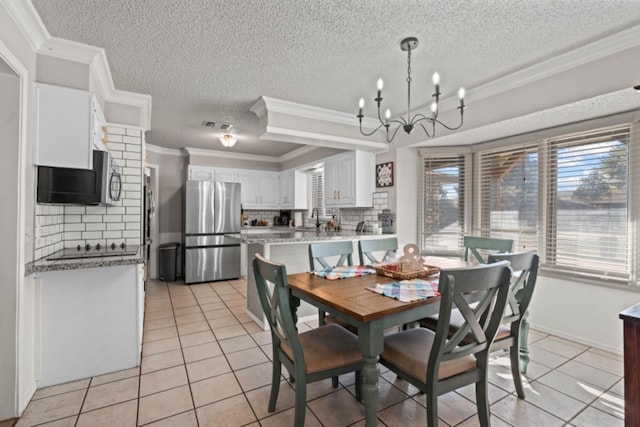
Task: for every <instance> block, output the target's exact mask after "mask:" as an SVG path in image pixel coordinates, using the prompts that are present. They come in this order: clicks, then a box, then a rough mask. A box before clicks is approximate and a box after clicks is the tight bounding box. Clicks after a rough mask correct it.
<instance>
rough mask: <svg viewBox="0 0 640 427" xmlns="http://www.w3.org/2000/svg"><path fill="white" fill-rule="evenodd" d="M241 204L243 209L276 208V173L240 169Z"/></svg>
mask: <svg viewBox="0 0 640 427" xmlns="http://www.w3.org/2000/svg"><path fill="white" fill-rule="evenodd" d="M240 183H241V185H242V187H241V193H242V206H243V208H245V209H248V208H249V209H278V173H277V172H264V171H255V170H243V171H240Z"/></svg>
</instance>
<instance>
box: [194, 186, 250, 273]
mask: <svg viewBox="0 0 640 427" xmlns="http://www.w3.org/2000/svg"><path fill="white" fill-rule="evenodd" d="M240 215H241V213H240V184H239V183H231V182H212V181H187V183H186V186H185V194H184V281H185V283H187V284H189V283H198V282H210V281H215V280H225V279H237V278H238V277H240V243H239V242H238V241H237V240H234V239H232V238H230V237H228V236H227V234H230V233H240Z"/></svg>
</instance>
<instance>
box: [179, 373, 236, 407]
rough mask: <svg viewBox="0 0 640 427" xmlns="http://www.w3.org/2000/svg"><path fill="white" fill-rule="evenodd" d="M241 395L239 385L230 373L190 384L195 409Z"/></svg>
mask: <svg viewBox="0 0 640 427" xmlns="http://www.w3.org/2000/svg"><path fill="white" fill-rule="evenodd" d="M241 393H242V389H240V384H238V381H236V377H235V376H234V375H233V373H231V372H229V373H228V374H222V375H218V376H217V377H212V378H207V379H205V380H202V381H197V382H192V383H191V394H192V395H193V401H194V403H195V405H196V408H198V407H200V406H204V405H208V404H209V403H213V402H217V401H219V400H223V399H226V398H228V397H231V396H235V395H237V394H241Z"/></svg>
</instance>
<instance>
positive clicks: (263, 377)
mask: <svg viewBox="0 0 640 427" xmlns="http://www.w3.org/2000/svg"><path fill="white" fill-rule="evenodd" d="M272 370H273V365H272V364H271V362H267V363H262V364H260V365H256V366H251V367H250V368H245V369H240V370H238V371H234V372H235V374H236V377H237V378H238V381H239V382H240V386H241V387H242V390H244V391H249V390H253V389H255V388H258V387H262V386H265V385H267V384H271V376H272Z"/></svg>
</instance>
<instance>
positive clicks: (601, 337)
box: [529, 276, 640, 354]
mask: <svg viewBox="0 0 640 427" xmlns="http://www.w3.org/2000/svg"><path fill="white" fill-rule="evenodd" d="M638 303H640V294H639V293H638V292H632V291H627V290H622V289H617V288H611V287H607V286H598V285H593V284H588V283H580V282H578V281H569V280H564V279H558V278H554V277H540V276H538V282H537V283H536V289H535V292H534V294H533V300H532V301H531V306H530V308H529V313H530V318H529V320H530V324H531V327H533V328H536V329H540V330H541V331H544V332H547V333H551V334H553V335H557V336H560V337H564V338H567V339H570V340H573V341H577V342H580V343H583V344H585V345H589V346H593V347H598V348H601V349H604V350H607V351H610V352H613V353H617V354H622V352H623V337H622V320H620V319H619V317H618V313H620V312H621V311H623V310H624V309H625V308H627V307H630V306H632V305H635V304H638Z"/></svg>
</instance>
